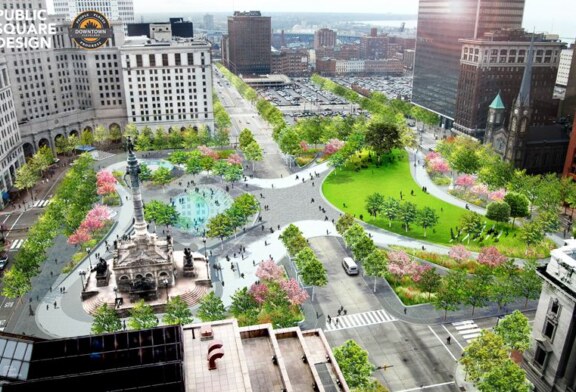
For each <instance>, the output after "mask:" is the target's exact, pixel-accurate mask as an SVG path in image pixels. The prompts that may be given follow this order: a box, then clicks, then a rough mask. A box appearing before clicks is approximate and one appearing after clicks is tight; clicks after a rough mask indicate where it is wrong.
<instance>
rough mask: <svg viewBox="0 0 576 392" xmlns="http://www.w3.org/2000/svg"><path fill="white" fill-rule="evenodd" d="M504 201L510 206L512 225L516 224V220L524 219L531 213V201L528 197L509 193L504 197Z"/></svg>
mask: <svg viewBox="0 0 576 392" xmlns="http://www.w3.org/2000/svg"><path fill="white" fill-rule="evenodd" d="M504 201H505V202H506V203H507V204H508V205H509V206H510V216H511V217H512V225H514V223H515V222H516V218H523V217H525V216H528V214H529V213H530V211H529V205H530V201H529V200H528V198H527V197H526V196H524V195H523V194H521V193H516V192H508V193H507V194H506V196H504Z"/></svg>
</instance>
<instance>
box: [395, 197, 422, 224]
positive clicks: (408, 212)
mask: <svg viewBox="0 0 576 392" xmlns="http://www.w3.org/2000/svg"><path fill="white" fill-rule="evenodd" d="M417 217H418V209H417V208H416V204H414V203H412V202H409V201H405V202H404V203H402V204H400V209H399V210H398V219H400V221H401V222H402V223H403V224H404V228H405V229H406V231H408V229H409V228H410V223H412V222H414V221H416V218H417Z"/></svg>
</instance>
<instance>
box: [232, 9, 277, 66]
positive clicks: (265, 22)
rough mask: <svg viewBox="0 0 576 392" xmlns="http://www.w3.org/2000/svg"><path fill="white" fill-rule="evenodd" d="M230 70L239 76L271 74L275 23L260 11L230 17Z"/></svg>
mask: <svg viewBox="0 0 576 392" xmlns="http://www.w3.org/2000/svg"><path fill="white" fill-rule="evenodd" d="M228 37H229V39H228V58H227V65H228V68H230V70H231V71H232V72H234V73H235V74H237V75H239V74H242V75H265V74H269V73H270V72H271V70H270V68H271V62H272V57H271V52H272V51H271V47H272V21H271V18H270V17H269V16H262V15H261V14H260V11H250V12H238V11H237V12H234V16H229V17H228Z"/></svg>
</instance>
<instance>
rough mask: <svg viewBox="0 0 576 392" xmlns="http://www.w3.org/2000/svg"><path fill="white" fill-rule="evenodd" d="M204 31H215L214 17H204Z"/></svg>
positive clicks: (208, 15)
mask: <svg viewBox="0 0 576 392" xmlns="http://www.w3.org/2000/svg"><path fill="white" fill-rule="evenodd" d="M204 29H205V30H214V15H210V14H206V15H204Z"/></svg>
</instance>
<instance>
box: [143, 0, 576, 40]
mask: <svg viewBox="0 0 576 392" xmlns="http://www.w3.org/2000/svg"><path fill="white" fill-rule="evenodd" d="M158 4H159V2H158V0H134V9H135V12H136V13H137V14H140V13H154V12H158V11H161V12H163V13H164V12H187V13H204V12H228V13H232V12H233V11H249V10H259V11H262V13H263V14H264V15H266V13H270V12H327V11H329V12H344V13H354V12H364V13H379V14H380V13H382V14H384V13H396V14H414V15H416V14H417V13H418V0H354V1H350V0H216V1H211V2H207V1H205V0H203V1H200V0H162V2H161V4H162V7H161V8H159V7H158ZM375 4H377V5H375ZM574 15H576V1H574V0H526V8H525V12H524V27H525V28H526V29H527V30H529V31H532V30H533V29H535V30H536V31H538V32H540V31H546V32H550V33H555V34H559V35H560V36H561V37H566V38H572V37H576V23H574V22H573V18H574ZM571 19H572V21H571Z"/></svg>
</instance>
